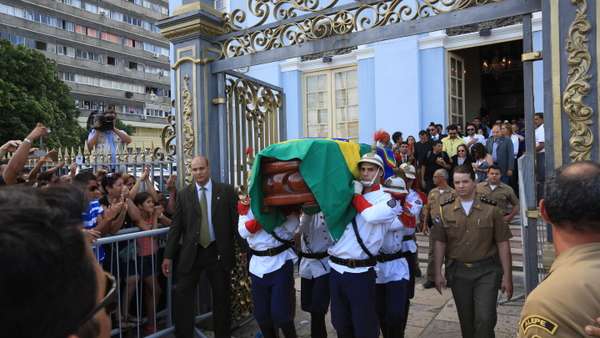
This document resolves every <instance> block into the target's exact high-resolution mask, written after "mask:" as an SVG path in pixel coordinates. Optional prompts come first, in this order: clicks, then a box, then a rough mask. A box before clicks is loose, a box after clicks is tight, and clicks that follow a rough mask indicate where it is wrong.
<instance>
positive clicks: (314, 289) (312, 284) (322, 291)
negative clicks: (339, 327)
mask: <svg viewBox="0 0 600 338" xmlns="http://www.w3.org/2000/svg"><path fill="white" fill-rule="evenodd" d="M300 286H301V292H300V305H301V306H302V310H304V311H306V312H310V336H311V337H312V338H324V337H327V328H326V327H325V314H326V313H327V308H329V274H325V275H323V276H319V277H317V278H313V279H308V278H302V279H301V280H300Z"/></svg>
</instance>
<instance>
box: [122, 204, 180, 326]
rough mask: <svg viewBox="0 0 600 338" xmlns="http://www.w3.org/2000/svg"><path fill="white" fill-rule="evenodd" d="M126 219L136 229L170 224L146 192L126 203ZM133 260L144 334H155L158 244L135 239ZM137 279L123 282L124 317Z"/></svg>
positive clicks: (160, 208) (155, 227)
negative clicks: (125, 286) (136, 272)
mask: <svg viewBox="0 0 600 338" xmlns="http://www.w3.org/2000/svg"><path fill="white" fill-rule="evenodd" d="M128 204H129V210H130V212H129V217H130V218H131V222H132V223H133V224H135V225H136V226H137V227H138V228H140V230H152V229H157V228H159V227H160V225H171V220H170V219H169V218H167V217H166V216H164V214H163V211H164V208H163V207H162V206H160V205H156V203H155V201H154V198H153V197H152V195H151V194H150V193H149V192H140V193H137V194H136V195H135V197H134V199H133V201H132V200H128ZM136 242H137V248H136V250H135V251H136V252H137V257H136V266H137V270H138V275H139V276H140V278H141V279H142V294H143V303H144V309H145V312H146V318H147V321H146V324H145V325H144V327H143V333H144V335H149V334H152V333H154V332H156V304H157V300H158V297H159V294H160V286H159V284H158V278H157V264H158V258H157V257H156V252H157V251H158V242H157V240H156V238H153V237H142V238H138V239H137V240H136ZM136 277H137V276H133V278H131V279H134V280H135V283H133V284H132V283H129V279H128V283H127V292H126V298H125V302H124V307H123V312H124V313H125V314H128V312H129V310H128V309H129V304H130V303H131V298H132V296H133V293H134V292H133V291H134V288H135V287H136V286H137V278H136Z"/></svg>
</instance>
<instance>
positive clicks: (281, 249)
mask: <svg viewBox="0 0 600 338" xmlns="http://www.w3.org/2000/svg"><path fill="white" fill-rule="evenodd" d="M289 248H291V246H289V244H283V245H280V246H276V247H274V248H270V249H267V250H254V249H252V248H250V253H252V254H253V255H255V256H261V257H263V256H275V255H279V254H280V253H282V252H284V251H285V250H287V249H289Z"/></svg>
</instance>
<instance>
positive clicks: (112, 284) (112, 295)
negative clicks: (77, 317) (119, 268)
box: [78, 272, 118, 327]
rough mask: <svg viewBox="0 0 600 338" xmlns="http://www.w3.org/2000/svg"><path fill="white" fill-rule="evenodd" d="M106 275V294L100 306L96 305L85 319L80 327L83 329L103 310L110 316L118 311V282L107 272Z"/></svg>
mask: <svg viewBox="0 0 600 338" xmlns="http://www.w3.org/2000/svg"><path fill="white" fill-rule="evenodd" d="M104 275H105V277H106V294H105V296H104V298H102V300H101V301H100V303H98V305H96V306H95V307H94V309H92V311H90V312H89V313H88V314H87V315H86V316H85V317H84V319H83V320H82V321H81V324H80V325H79V326H78V327H81V326H82V325H83V324H85V323H87V322H88V321H89V320H90V319H92V318H93V317H94V316H95V315H96V313H98V312H99V311H100V310H102V309H105V311H106V314H107V315H108V316H110V315H111V314H112V313H113V312H115V311H116V310H117V306H118V304H117V281H116V280H115V277H114V276H113V275H111V274H109V273H106V272H105V273H104Z"/></svg>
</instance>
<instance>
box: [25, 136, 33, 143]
mask: <svg viewBox="0 0 600 338" xmlns="http://www.w3.org/2000/svg"><path fill="white" fill-rule="evenodd" d="M23 143H29V144H33V142H31V140H30V139H28V138H27V137H26V138H24V139H23Z"/></svg>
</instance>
